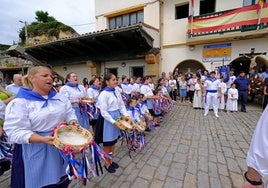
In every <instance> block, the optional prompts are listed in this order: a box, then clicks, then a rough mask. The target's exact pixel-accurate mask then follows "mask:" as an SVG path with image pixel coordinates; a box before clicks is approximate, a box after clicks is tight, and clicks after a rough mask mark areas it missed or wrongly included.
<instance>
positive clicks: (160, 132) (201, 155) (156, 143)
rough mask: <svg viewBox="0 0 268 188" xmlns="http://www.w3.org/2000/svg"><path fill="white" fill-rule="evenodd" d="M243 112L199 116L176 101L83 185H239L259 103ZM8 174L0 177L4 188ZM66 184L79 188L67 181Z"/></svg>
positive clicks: (107, 187) (108, 187)
mask: <svg viewBox="0 0 268 188" xmlns="http://www.w3.org/2000/svg"><path fill="white" fill-rule="evenodd" d="M247 111H248V112H247V113H242V112H236V113H226V112H220V113H219V116H220V117H219V118H216V117H215V116H214V114H213V112H212V111H210V112H209V114H208V116H206V117H204V116H203V114H204V111H203V110H195V109H193V108H192V107H191V106H190V105H189V104H188V103H179V102H177V103H176V105H175V106H174V108H173V110H172V111H171V112H169V113H168V114H167V115H165V116H164V118H163V122H162V123H161V126H160V127H157V128H156V129H154V130H153V131H151V132H149V133H147V132H146V141H147V145H146V147H145V148H144V149H143V150H142V151H141V152H140V153H136V154H133V156H132V159H130V157H129V156H128V151H127V146H126V145H123V146H121V143H120V142H119V143H118V144H117V151H116V156H115V159H114V161H116V162H118V163H119V165H120V167H119V169H118V170H117V171H116V173H114V174H109V173H107V171H106V170H105V169H103V170H104V174H103V175H101V176H99V177H97V178H93V179H92V180H90V182H89V183H88V185H87V186H86V187H92V188H93V187H99V188H111V187H113V188H118V187H120V188H129V187H131V188H141V187H143V188H146V187H148V188H162V187H166V188H174V187H176V188H177V187H184V188H189V187H190V188H195V187H198V188H203V187H204V188H209V187H211V188H220V187H223V188H231V187H234V188H240V187H241V185H242V182H243V177H242V174H243V172H244V171H245V170H246V161H245V158H246V153H247V150H248V148H249V143H250V140H251V136H252V134H253V131H254V128H255V125H256V123H257V121H258V119H259V117H260V115H261V113H262V109H261V107H259V106H258V107H255V106H248V107H247ZM9 173H10V172H6V173H5V174H4V175H3V176H1V177H0V187H1V188H5V187H9V184H10V182H9V181H10V180H9V177H10V174H9ZM70 187H73V188H75V187H84V186H80V185H79V183H77V182H76V181H73V182H72V184H71V186H70Z"/></svg>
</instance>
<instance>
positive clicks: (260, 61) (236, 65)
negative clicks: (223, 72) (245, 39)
mask: <svg viewBox="0 0 268 188" xmlns="http://www.w3.org/2000/svg"><path fill="white" fill-rule="evenodd" d="M267 65H268V61H267V59H265V58H264V57H262V56H255V57H253V58H250V57H248V56H241V57H238V58H237V59H235V60H233V61H232V62H231V63H230V64H229V66H230V68H233V69H234V70H235V72H234V74H235V75H236V76H237V75H239V72H240V71H241V70H243V71H245V72H246V74H248V73H249V70H250V68H253V69H255V71H257V72H262V71H265V66H267Z"/></svg>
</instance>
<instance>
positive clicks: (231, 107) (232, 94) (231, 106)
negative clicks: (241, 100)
mask: <svg viewBox="0 0 268 188" xmlns="http://www.w3.org/2000/svg"><path fill="white" fill-rule="evenodd" d="M235 87H236V85H235V84H234V83H233V84H231V88H230V89H229V90H228V98H227V104H226V110H227V112H228V111H231V112H234V111H237V100H238V90H237V89H236V88H235Z"/></svg>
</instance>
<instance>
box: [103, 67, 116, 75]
mask: <svg viewBox="0 0 268 188" xmlns="http://www.w3.org/2000/svg"><path fill="white" fill-rule="evenodd" d="M105 72H106V73H112V74H114V75H115V77H117V76H118V70H117V68H106V71H105Z"/></svg>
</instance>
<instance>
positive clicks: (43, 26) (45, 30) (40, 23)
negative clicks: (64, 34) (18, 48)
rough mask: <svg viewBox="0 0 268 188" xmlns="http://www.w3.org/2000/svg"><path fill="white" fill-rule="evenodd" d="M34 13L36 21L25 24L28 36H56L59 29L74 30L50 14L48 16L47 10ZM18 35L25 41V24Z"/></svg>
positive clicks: (73, 31)
mask: <svg viewBox="0 0 268 188" xmlns="http://www.w3.org/2000/svg"><path fill="white" fill-rule="evenodd" d="M35 14H36V17H35V19H36V22H32V23H31V24H29V25H27V32H28V37H35V36H40V35H42V34H47V35H48V36H55V37H56V38H58V36H59V33H60V31H70V32H72V33H75V32H76V31H75V30H74V29H73V28H72V27H70V26H67V25H65V24H63V23H61V22H59V21H57V20H56V19H55V18H54V17H52V16H49V15H48V13H47V12H44V11H36V12H35ZM19 37H20V39H21V41H22V43H25V40H26V39H25V26H24V27H22V28H21V30H20V32H19Z"/></svg>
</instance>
